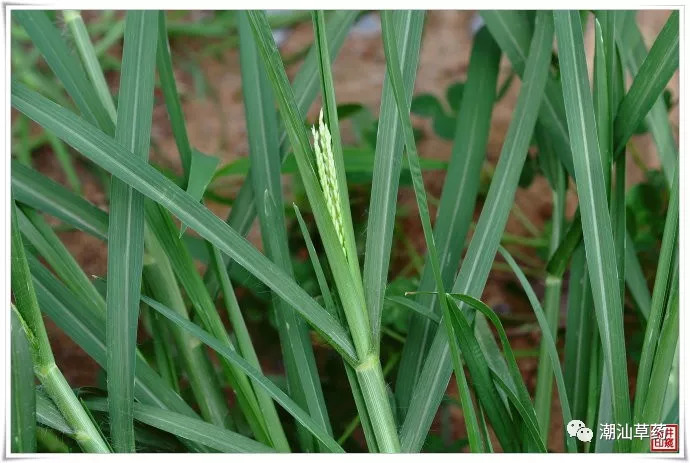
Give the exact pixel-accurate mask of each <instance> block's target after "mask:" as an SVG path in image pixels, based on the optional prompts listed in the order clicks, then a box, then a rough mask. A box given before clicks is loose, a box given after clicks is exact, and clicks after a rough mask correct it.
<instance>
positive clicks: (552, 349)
mask: <svg viewBox="0 0 690 463" xmlns="http://www.w3.org/2000/svg"><path fill="white" fill-rule="evenodd" d="M498 251H499V252H500V253H501V255H502V256H503V258H504V259H505V260H506V262H507V263H508V265H509V266H510V268H511V269H512V270H513V272H514V273H515V276H516V277H517V278H518V280H519V281H520V284H521V286H522V288H523V289H524V291H525V293H526V294H527V298H528V299H529V301H530V304H531V305H532V310H533V311H534V315H535V316H536V317H537V321H538V322H539V328H540V329H541V332H542V339H543V340H544V341H545V342H546V345H545V348H546V350H547V351H548V353H549V359H550V360H551V369H552V372H553V374H554V376H555V378H556V387H557V389H558V398H559V400H560V403H561V413H562V415H563V423H569V422H570V420H571V419H572V418H573V417H572V414H571V412H570V404H569V402H568V394H567V392H566V388H565V382H564V381H563V372H562V371H561V363H560V359H559V357H558V351H557V350H556V342H555V341H554V339H553V337H552V336H551V333H550V331H549V322H548V320H547V319H546V316H545V314H544V309H542V308H541V304H539V299H538V298H537V296H536V294H534V291H533V290H532V286H531V285H530V284H529V281H527V277H526V276H525V274H524V273H523V271H522V269H520V267H519V266H518V264H517V263H516V262H515V260H514V259H513V258H512V256H511V255H510V254H509V253H508V251H506V250H505V248H503V247H502V246H500V247H499V248H498ZM564 432H565V429H564ZM566 447H567V449H568V451H569V452H575V451H576V444H575V441H574V440H573V439H568V440H566Z"/></svg>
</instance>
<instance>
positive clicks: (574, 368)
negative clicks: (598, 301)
mask: <svg viewBox="0 0 690 463" xmlns="http://www.w3.org/2000/svg"><path fill="white" fill-rule="evenodd" d="M568 281H569V283H568V312H567V320H566V325H565V326H566V331H565V355H564V361H563V375H564V380H565V384H566V389H567V394H568V401H569V402H570V409H571V411H572V415H573V418H575V419H578V420H582V421H584V420H585V416H586V413H587V392H588V384H589V381H588V379H589V377H590V376H593V373H594V371H595V370H596V365H590V351H591V350H592V349H593V348H592V343H593V342H596V331H595V330H596V327H595V326H593V325H594V324H595V323H596V321H595V318H594V311H593V309H592V305H593V303H592V291H591V289H590V284H589V276H588V274H587V264H586V261H585V248H584V245H582V244H581V245H580V246H579V247H578V249H577V250H576V251H575V254H574V255H573V262H572V264H571V266H570V277H569V280H568Z"/></svg>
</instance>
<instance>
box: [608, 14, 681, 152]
mask: <svg viewBox="0 0 690 463" xmlns="http://www.w3.org/2000/svg"><path fill="white" fill-rule="evenodd" d="M678 16H679V13H678V11H677V10H676V11H674V12H673V13H671V16H670V17H669V18H668V21H667V22H666V25H664V28H663V29H662V30H661V32H660V33H659V36H658V37H657V38H656V40H655V41H654V45H652V48H651V49H650V50H649V54H648V55H647V58H646V59H645V60H644V62H643V63H642V65H641V66H640V69H639V71H638V72H637V73H636V74H635V79H634V80H633V83H632V85H631V87H630V90H628V93H627V94H626V95H625V98H623V101H622V102H621V104H620V107H619V108H618V112H617V115H616V121H615V125H614V134H615V147H616V150H615V153H619V152H620V151H621V150H622V149H623V148H624V147H625V144H626V143H627V141H628V139H629V138H630V136H631V135H632V134H633V132H634V131H635V129H636V128H637V127H638V126H639V124H640V122H642V121H643V120H644V118H645V116H646V115H647V113H648V112H649V110H650V109H651V108H652V106H653V105H654V103H655V102H656V101H657V99H658V98H659V96H660V95H661V93H662V92H663V90H664V88H665V87H666V84H667V83H668V81H669V80H670V79H671V77H672V76H673V73H674V72H675V71H676V69H678V61H679V59H680V58H679V53H678V47H679V44H678V42H679V33H678V27H679V20H678Z"/></svg>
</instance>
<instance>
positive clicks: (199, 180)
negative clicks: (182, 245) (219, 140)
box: [180, 148, 220, 235]
mask: <svg viewBox="0 0 690 463" xmlns="http://www.w3.org/2000/svg"><path fill="white" fill-rule="evenodd" d="M218 162H220V159H218V158H217V157H215V156H209V155H208V154H204V153H202V152H201V151H199V150H196V149H194V148H192V161H191V165H190V168H189V181H188V182H187V193H188V194H189V195H190V196H191V197H192V198H195V199H196V200H197V201H201V199H202V198H203V197H204V192H205V191H206V188H207V187H208V185H209V183H211V179H213V175H214V173H215V172H216V167H218ZM186 230H187V226H186V225H185V224H182V227H181V228H180V235H182V234H183V233H184V232H185V231H186Z"/></svg>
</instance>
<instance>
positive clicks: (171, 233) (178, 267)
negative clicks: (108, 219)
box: [145, 201, 267, 442]
mask: <svg viewBox="0 0 690 463" xmlns="http://www.w3.org/2000/svg"><path fill="white" fill-rule="evenodd" d="M145 208H146V219H147V224H148V226H149V229H150V230H151V232H152V233H153V234H154V235H155V237H156V239H157V240H158V241H159V243H160V245H161V247H162V248H163V250H164V252H165V254H166V256H167V258H168V260H169V261H170V265H171V267H172V269H173V270H174V272H175V275H176V276H177V279H178V280H179V282H180V284H181V285H182V287H183V288H184V290H185V293H186V294H187V297H188V298H189V300H190V301H191V303H192V305H193V307H194V310H195V313H196V315H197V316H198V317H199V319H200V320H201V321H202V324H203V325H204V327H206V329H208V330H209V331H210V332H211V333H213V335H214V336H215V337H216V338H217V339H220V340H222V342H223V343H224V344H225V345H226V346H227V347H229V348H230V349H233V350H235V346H234V344H233V342H232V340H231V339H230V336H229V335H228V332H227V330H226V329H225V326H224V325H223V321H222V320H221V318H220V314H219V313H218V311H217V310H216V307H215V304H214V302H213V299H211V296H210V295H209V294H208V292H207V291H206V286H204V283H203V281H202V279H201V275H199V272H198V271H197V269H196V266H195V265H194V261H193V260H192V257H191V255H190V254H189V251H188V250H187V249H186V248H185V246H184V243H183V242H182V240H181V239H180V237H179V234H178V232H177V228H176V227H175V223H174V222H173V220H172V218H171V217H170V214H168V212H167V211H165V210H164V209H163V208H162V207H161V206H159V205H158V204H156V203H153V202H151V201H147V202H146V206H145ZM221 363H222V366H223V371H224V373H225V376H226V378H227V380H228V382H229V383H230V385H231V386H232V389H233V390H234V391H235V394H236V395H237V400H238V405H239V407H240V408H241V410H242V412H243V413H244V415H245V417H246V418H247V421H248V422H249V425H250V427H251V429H252V432H253V433H254V435H255V436H256V438H257V439H258V440H259V441H261V442H266V441H267V436H266V430H265V428H264V425H263V420H262V419H261V414H260V409H259V404H258V403H257V401H256V397H255V395H254V391H253V390H252V389H251V385H250V383H249V381H248V379H247V377H246V376H245V375H244V374H243V373H242V372H240V371H238V370H237V369H236V368H235V367H234V366H233V365H232V364H231V363H229V362H225V361H222V362H221ZM226 419H227V417H226Z"/></svg>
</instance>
